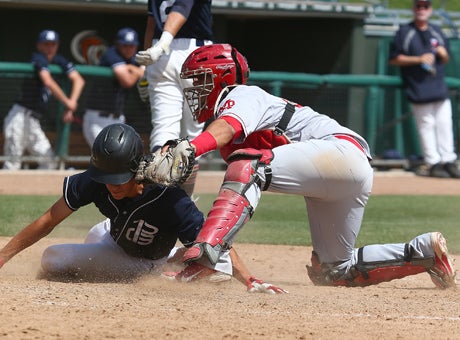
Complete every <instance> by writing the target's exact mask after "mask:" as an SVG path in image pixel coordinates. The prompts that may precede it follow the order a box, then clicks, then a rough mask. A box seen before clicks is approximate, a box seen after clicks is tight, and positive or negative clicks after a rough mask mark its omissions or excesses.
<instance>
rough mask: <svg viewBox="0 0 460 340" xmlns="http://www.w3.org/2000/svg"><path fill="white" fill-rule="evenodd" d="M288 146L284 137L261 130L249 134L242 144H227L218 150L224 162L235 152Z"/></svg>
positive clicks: (270, 131) (271, 131)
mask: <svg viewBox="0 0 460 340" xmlns="http://www.w3.org/2000/svg"><path fill="white" fill-rule="evenodd" d="M284 144H289V141H288V140H287V138H286V137H285V136H284V135H280V136H277V135H276V134H275V132H274V131H273V130H261V131H256V132H253V133H251V134H250V135H249V136H248V137H247V138H246V139H245V140H244V142H243V143H242V144H233V143H230V144H227V145H225V146H223V147H222V148H221V149H220V154H221V156H222V158H223V159H224V160H227V157H228V156H229V155H230V154H231V153H232V152H233V151H236V150H239V149H245V148H253V149H257V150H262V149H273V148H276V147H277V146H281V145H284Z"/></svg>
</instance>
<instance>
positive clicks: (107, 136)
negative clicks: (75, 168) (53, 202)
mask: <svg viewBox="0 0 460 340" xmlns="http://www.w3.org/2000/svg"><path fill="white" fill-rule="evenodd" d="M143 154H144V146H143V143H142V139H141V137H140V136H139V134H138V133H137V132H136V131H135V130H134V129H133V128H132V127H131V126H129V125H126V124H111V125H108V126H106V127H105V128H103V129H102V131H101V132H100V133H99V134H98V135H97V137H96V140H95V141H94V144H93V147H92V150H91V161H90V167H89V169H88V171H89V173H90V176H91V178H92V179H93V180H94V181H96V182H99V183H104V184H113V185H120V184H124V183H126V182H128V181H129V180H130V179H131V178H132V177H133V176H134V174H135V173H136V170H137V167H138V165H139V161H140V159H141V157H142V156H143Z"/></svg>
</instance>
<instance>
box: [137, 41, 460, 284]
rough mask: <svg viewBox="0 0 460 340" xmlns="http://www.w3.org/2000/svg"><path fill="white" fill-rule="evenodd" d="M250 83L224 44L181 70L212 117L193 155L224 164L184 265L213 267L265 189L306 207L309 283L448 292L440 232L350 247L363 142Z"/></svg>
mask: <svg viewBox="0 0 460 340" xmlns="http://www.w3.org/2000/svg"><path fill="white" fill-rule="evenodd" d="M248 76H249V67H248V64H247V61H246V59H245V58H244V57H243V55H241V54H240V53H239V52H238V51H237V50H236V49H235V48H233V47H232V46H230V45H227V44H215V45H211V46H203V47H200V48H199V49H197V50H195V51H194V52H193V53H192V54H191V55H190V56H189V57H188V58H187V60H186V61H185V63H184V65H183V67H182V72H181V77H182V78H185V79H191V80H193V86H192V87H190V88H187V89H185V96H186V98H187V101H188V103H189V105H190V108H191V111H192V112H193V115H194V116H195V118H196V119H197V120H198V121H200V122H203V121H206V120H208V119H209V118H211V117H212V116H214V115H215V117H216V119H215V120H214V121H213V122H212V123H211V124H210V125H209V126H208V127H207V128H206V130H205V131H204V132H203V133H202V134H200V135H199V136H198V137H196V138H195V139H194V140H193V141H192V145H193V146H194V148H195V149H196V155H197V156H199V155H202V154H204V153H206V152H209V151H212V150H215V149H220V151H221V154H222V157H223V158H224V159H225V160H226V161H227V163H228V168H227V171H226V173H225V177H224V182H223V184H222V186H221V189H220V191H219V194H218V197H217V199H216V200H215V202H214V205H213V207H212V208H211V210H210V211H209V214H208V217H207V219H206V221H205V223H204V225H203V228H202V230H201V231H200V233H199V234H198V237H197V239H196V241H195V244H194V245H193V246H192V247H191V248H189V249H188V250H187V251H186V252H185V254H184V257H183V259H184V261H185V262H187V263H193V261H196V260H198V259H200V258H202V257H203V255H204V257H208V258H209V259H210V260H211V262H213V263H214V262H216V261H217V260H218V258H219V254H220V253H221V251H222V250H225V249H227V248H228V246H229V245H231V244H232V241H233V239H234V237H235V235H236V234H237V232H238V231H239V230H240V229H241V228H242V227H243V225H244V224H245V223H246V222H247V221H248V220H249V219H250V218H251V216H252V215H253V213H254V211H255V209H256V208H257V205H258V202H259V200H260V195H261V191H265V190H268V191H271V192H278V193H285V194H295V195H301V196H303V197H304V199H305V203H306V207H307V212H308V214H307V215H308V220H309V225H310V232H311V239H312V245H313V249H314V251H313V254H312V259H311V261H312V266H310V267H308V274H309V277H310V279H311V280H312V282H313V283H315V284H319V285H333V286H341V285H343V286H367V285H371V284H377V283H379V282H383V281H389V280H392V279H397V278H402V277H404V276H407V275H412V274H417V273H421V272H428V273H429V274H430V275H431V278H432V280H433V282H434V283H435V284H436V285H437V286H438V287H441V288H447V287H455V270H454V267H453V263H452V262H451V260H450V259H449V255H448V253H447V246H446V241H445V239H444V237H443V236H442V235H441V233H439V232H432V233H426V234H423V235H420V236H417V237H416V238H414V239H413V240H411V241H410V242H409V243H399V244H384V245H369V246H364V247H361V248H355V241H356V238H357V236H358V233H359V231H360V228H361V222H362V219H363V214H364V208H365V206H366V204H367V201H368V199H369V196H370V192H371V189H372V183H373V169H372V167H371V166H370V164H369V159H370V157H371V155H370V151H369V146H368V144H367V143H366V141H365V140H364V139H363V138H362V137H361V136H360V135H359V134H357V133H356V132H354V131H352V130H350V129H348V128H346V127H343V126H341V125H340V124H338V122H337V121H335V120H333V119H331V118H330V117H328V116H326V115H323V114H320V113H317V112H315V111H314V110H313V109H311V108H310V107H308V106H300V105H298V104H294V103H291V102H289V101H287V100H285V99H283V98H279V97H276V96H273V95H271V94H269V93H267V92H265V91H264V90H263V89H261V88H260V87H257V86H246V85H243V84H245V83H246V80H247V78H248ZM143 173H146V172H144V171H141V173H139V174H138V176H137V177H136V178H138V179H142V174H143ZM280 228H282V226H280Z"/></svg>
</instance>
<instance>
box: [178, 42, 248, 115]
mask: <svg viewBox="0 0 460 340" xmlns="http://www.w3.org/2000/svg"><path fill="white" fill-rule="evenodd" d="M180 77H181V78H182V79H193V86H191V87H187V88H185V89H184V96H185V98H186V99H187V103H188V105H189V107H190V110H191V111H192V115H193V117H194V118H195V120H197V121H198V122H199V123H203V122H205V121H207V120H208V119H209V118H211V117H212V116H213V115H214V112H215V106H216V101H217V98H218V97H219V94H220V93H221V91H222V90H223V89H224V88H226V87H227V86H231V85H236V84H246V81H247V79H248V77H249V66H248V63H247V61H246V58H245V57H244V56H243V55H242V54H241V53H240V52H238V51H237V50H236V48H234V47H232V46H231V45H229V44H213V45H206V46H202V47H199V48H197V49H196V50H195V51H193V52H192V53H190V55H189V56H188V58H187V59H186V60H185V62H184V64H183V65H182V71H181V74H180Z"/></svg>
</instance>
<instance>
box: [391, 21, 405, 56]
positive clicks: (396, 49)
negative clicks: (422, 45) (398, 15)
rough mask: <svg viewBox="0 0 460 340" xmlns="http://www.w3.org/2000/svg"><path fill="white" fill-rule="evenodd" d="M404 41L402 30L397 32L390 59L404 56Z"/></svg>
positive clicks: (392, 43) (392, 42)
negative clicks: (402, 39)
mask: <svg viewBox="0 0 460 340" xmlns="http://www.w3.org/2000/svg"><path fill="white" fill-rule="evenodd" d="M402 53H403V51H402V41H401V28H400V29H399V30H398V31H397V32H396V34H395V36H394V37H393V40H392V41H391V43H390V51H389V54H388V59H393V58H396V57H397V56H398V55H400V54H402Z"/></svg>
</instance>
